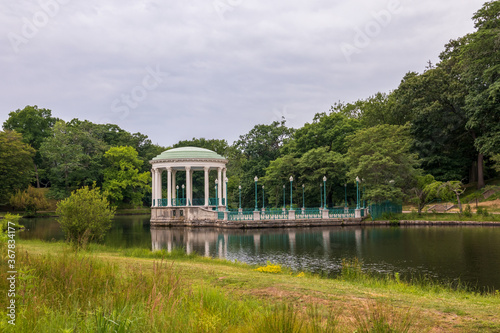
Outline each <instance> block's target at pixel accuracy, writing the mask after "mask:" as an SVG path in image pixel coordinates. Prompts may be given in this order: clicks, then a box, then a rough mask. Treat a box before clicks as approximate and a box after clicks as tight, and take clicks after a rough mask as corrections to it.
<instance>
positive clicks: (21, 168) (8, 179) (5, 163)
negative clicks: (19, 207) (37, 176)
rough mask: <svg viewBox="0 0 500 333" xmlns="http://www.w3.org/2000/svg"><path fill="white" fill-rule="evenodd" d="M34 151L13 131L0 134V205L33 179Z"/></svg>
mask: <svg viewBox="0 0 500 333" xmlns="http://www.w3.org/2000/svg"><path fill="white" fill-rule="evenodd" d="M34 156H35V150H34V149H33V148H32V147H31V146H30V145H28V144H26V143H24V142H23V140H22V136H21V134H19V133H16V132H15V131H4V132H0V184H1V186H0V204H5V203H7V202H8V201H9V198H10V196H11V195H12V194H13V193H15V192H16V191H17V190H24V189H25V188H27V187H28V185H29V184H30V183H31V181H32V180H33V179H34V177H33V173H34V167H33V157H34Z"/></svg>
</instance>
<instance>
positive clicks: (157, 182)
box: [150, 147, 228, 207]
mask: <svg viewBox="0 0 500 333" xmlns="http://www.w3.org/2000/svg"><path fill="white" fill-rule="evenodd" d="M188 148H192V147H188ZM181 149H182V148H177V149H172V150H171V151H174V150H181ZM197 150H200V151H201V150H202V148H198V149H197ZM203 151H207V152H210V153H212V154H214V155H215V156H216V157H217V158H173V159H161V155H159V156H158V157H160V158H158V157H157V158H155V159H153V160H152V161H150V163H151V165H152V169H151V175H152V178H153V182H152V184H153V186H152V207H158V206H161V200H160V199H162V174H163V173H164V172H165V171H166V173H167V205H166V206H167V207H171V206H173V202H174V201H175V203H176V204H177V202H178V201H177V200H172V199H176V196H177V194H176V186H177V184H176V174H177V171H185V172H186V188H185V190H186V192H185V194H186V195H185V197H186V202H185V205H186V206H192V205H193V172H194V171H202V170H203V171H204V176H205V182H204V183H205V191H204V192H205V201H204V206H205V207H208V206H209V205H210V202H209V193H210V184H209V172H210V171H211V170H217V184H218V187H217V206H219V207H222V206H223V204H222V201H223V200H224V202H225V203H226V202H227V198H226V193H227V189H226V186H227V182H226V171H227V169H226V164H227V162H228V160H226V159H224V158H222V157H221V156H220V155H217V154H216V153H215V152H212V151H210V150H206V149H203ZM203 151H202V152H203ZM167 152H169V151H167ZM167 152H164V153H163V154H165V153H167ZM203 153H205V152H203ZM163 154H162V155H163Z"/></svg>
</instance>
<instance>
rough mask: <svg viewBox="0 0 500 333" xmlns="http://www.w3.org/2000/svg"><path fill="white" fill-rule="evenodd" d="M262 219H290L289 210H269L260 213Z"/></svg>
mask: <svg viewBox="0 0 500 333" xmlns="http://www.w3.org/2000/svg"><path fill="white" fill-rule="evenodd" d="M260 219H261V220H288V211H287V210H285V211H283V210H269V211H265V212H264V213H262V212H261V213H260Z"/></svg>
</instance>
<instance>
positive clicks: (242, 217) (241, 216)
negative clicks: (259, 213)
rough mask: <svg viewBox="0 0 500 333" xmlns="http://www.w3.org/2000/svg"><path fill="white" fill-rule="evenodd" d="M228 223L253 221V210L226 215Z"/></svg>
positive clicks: (232, 212) (231, 212)
mask: <svg viewBox="0 0 500 333" xmlns="http://www.w3.org/2000/svg"><path fill="white" fill-rule="evenodd" d="M227 220H228V221H253V210H251V209H244V210H243V211H242V212H241V213H240V212H238V211H230V212H228V213H227Z"/></svg>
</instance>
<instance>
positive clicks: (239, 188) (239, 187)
mask: <svg viewBox="0 0 500 333" xmlns="http://www.w3.org/2000/svg"><path fill="white" fill-rule="evenodd" d="M238 190H239V192H240V206H239V207H238V208H239V209H241V185H239V186H238Z"/></svg>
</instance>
